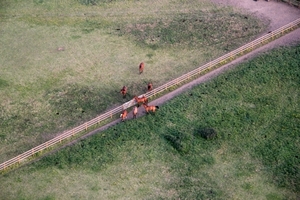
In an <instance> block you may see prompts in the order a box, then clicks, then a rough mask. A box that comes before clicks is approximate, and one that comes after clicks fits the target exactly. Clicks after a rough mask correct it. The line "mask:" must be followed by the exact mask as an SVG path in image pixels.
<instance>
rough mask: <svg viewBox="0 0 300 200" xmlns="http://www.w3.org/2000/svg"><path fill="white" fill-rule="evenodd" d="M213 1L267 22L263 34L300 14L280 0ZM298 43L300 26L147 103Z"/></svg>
mask: <svg viewBox="0 0 300 200" xmlns="http://www.w3.org/2000/svg"><path fill="white" fill-rule="evenodd" d="M211 1H212V2H215V3H217V4H219V5H223V6H228V5H229V6H236V7H239V8H242V9H244V10H245V11H246V12H249V13H251V14H253V15H255V16H257V17H259V18H260V19H262V20H263V21H264V22H266V23H267V24H269V27H268V29H267V31H266V32H265V33H264V34H266V33H267V32H269V31H272V30H275V29H277V28H280V27H281V26H284V25H286V24H288V23H290V22H292V21H294V20H296V19H298V18H299V17H300V9H298V8H295V7H293V6H290V5H288V4H286V3H282V2H277V1H270V2H267V1H264V0H260V1H253V0H238V1H237V0H211ZM299 43H300V28H298V29H297V30H295V31H293V32H291V33H289V34H287V35H285V36H283V37H281V38H279V39H277V40H275V41H273V42H271V43H269V44H267V45H265V46H263V47H261V48H258V49H256V50H254V51H252V52H250V53H248V54H246V55H244V56H242V57H240V58H238V59H236V60H234V61H232V62H231V63H229V64H227V65H224V66H222V67H220V68H218V69H216V70H214V71H211V72H210V73H208V74H206V75H204V76H202V77H200V78H198V79H196V80H194V81H192V82H190V83H188V84H186V85H183V86H182V87H180V88H178V89H176V90H174V91H172V92H170V93H168V94H166V95H164V96H162V97H160V98H158V99H156V100H154V101H152V102H149V104H151V105H162V104H164V103H165V102H166V101H168V100H170V99H172V98H174V97H176V96H178V95H179V94H181V93H182V92H184V91H187V90H189V89H191V88H192V87H194V86H196V85H198V84H201V83H203V82H205V81H208V80H210V79H212V78H214V77H216V76H217V75H219V74H220V73H222V72H224V71H226V70H228V69H230V68H232V67H235V66H236V65H237V64H238V63H241V62H243V61H245V60H248V59H250V58H253V57H255V56H257V55H259V54H261V53H263V52H266V51H268V50H270V49H273V48H277V47H280V46H289V45H295V44H299ZM129 112H130V113H129V116H128V119H127V120H132V113H131V110H129ZM144 114H145V112H144V108H142V107H140V108H139V111H138V117H140V116H142V115H144ZM120 121H121V120H120V119H119V120H115V121H113V122H111V123H109V124H107V125H105V126H103V127H100V128H98V129H96V130H94V131H92V132H90V133H88V134H86V135H85V136H83V137H81V139H82V138H85V137H87V136H90V135H92V134H95V133H97V132H99V131H102V130H105V129H107V128H108V127H110V126H113V125H115V124H117V123H119V122H120Z"/></svg>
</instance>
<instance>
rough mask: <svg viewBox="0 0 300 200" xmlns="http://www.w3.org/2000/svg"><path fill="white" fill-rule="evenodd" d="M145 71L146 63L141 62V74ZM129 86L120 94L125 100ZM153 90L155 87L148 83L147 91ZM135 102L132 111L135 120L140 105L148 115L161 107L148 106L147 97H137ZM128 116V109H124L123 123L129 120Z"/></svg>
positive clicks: (121, 116) (123, 88)
mask: <svg viewBox="0 0 300 200" xmlns="http://www.w3.org/2000/svg"><path fill="white" fill-rule="evenodd" d="M144 69H145V63H144V62H141V63H140V65H139V74H141V73H143V72H144ZM127 89H128V88H127V86H125V85H124V86H123V87H122V88H121V90H120V93H121V94H122V96H123V98H125V97H126V94H127ZM152 89H153V85H152V83H151V82H149V83H148V85H147V91H148V92H149V91H151V90H152ZM133 99H134V101H135V102H136V106H134V108H133V110H132V116H133V118H134V119H135V118H136V117H137V114H138V107H139V106H140V105H143V107H144V108H145V111H146V113H150V112H152V113H154V112H155V111H156V109H158V108H159V107H158V106H151V105H150V106H149V105H148V99H147V97H145V96H143V97H137V96H134V98H133ZM127 116H128V111H127V110H126V109H124V110H123V111H122V113H121V115H120V118H121V121H122V122H124V121H125V119H126V118H127Z"/></svg>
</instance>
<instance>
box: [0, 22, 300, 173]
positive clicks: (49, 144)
mask: <svg viewBox="0 0 300 200" xmlns="http://www.w3.org/2000/svg"><path fill="white" fill-rule="evenodd" d="M299 25H300V18H299V19H297V20H295V21H293V22H291V23H289V24H287V25H285V26H283V27H281V28H279V29H277V30H275V31H272V32H270V33H268V34H266V35H264V36H262V37H260V38H258V39H256V40H254V41H252V42H250V43H248V44H246V45H244V46H242V47H240V48H238V49H236V50H234V51H231V52H230V53H227V54H226V55H224V56H222V57H219V58H217V59H216V60H213V61H211V62H209V63H207V64H205V65H203V66H201V67H199V68H197V69H195V70H193V71H191V72H189V73H186V74H184V75H182V76H180V77H178V78H176V79H174V80H172V81H170V82H168V83H166V84H164V85H162V86H160V87H158V88H155V89H153V90H152V91H150V92H147V93H146V94H143V95H140V96H144V95H145V96H146V97H147V98H150V97H153V96H155V95H157V94H159V93H162V92H165V91H166V90H168V89H169V88H171V87H174V86H175V87H176V86H178V85H180V84H182V83H183V82H185V81H189V80H191V79H193V78H195V77H197V76H199V75H200V73H203V72H204V71H206V70H209V69H212V68H217V67H219V66H222V65H224V64H226V63H228V62H230V61H232V60H233V59H236V58H238V57H240V56H241V55H244V54H246V53H248V52H250V51H252V50H254V49H256V48H258V47H260V46H263V45H264V44H266V43H268V42H270V41H272V40H274V39H276V38H278V37H280V36H282V35H284V34H286V33H288V32H290V31H292V30H294V29H296V28H298V27H299ZM135 104H136V102H135V101H134V100H131V101H128V102H126V103H124V104H123V105H121V106H119V107H116V108H114V109H112V110H110V111H108V112H106V113H104V114H101V115H99V116H98V117H96V118H94V119H92V120H90V121H88V122H86V123H84V124H82V125H80V126H78V127H75V128H73V129H71V130H69V131H66V132H64V133H63V134H61V135H59V136H57V137H55V138H53V139H51V140H49V141H47V142H45V143H43V144H41V145H39V146H37V147H34V148H32V149H30V150H28V151H26V152H24V153H22V154H20V155H18V156H16V157H14V158H12V159H10V160H8V161H6V162H4V163H2V164H0V171H2V170H5V169H8V168H9V167H12V166H14V165H17V164H21V163H22V162H24V161H26V160H27V159H29V158H30V157H32V156H34V155H35V154H36V153H39V152H42V151H43V150H45V149H47V148H49V147H52V146H54V145H56V144H59V143H60V142H62V141H63V140H66V139H70V138H71V137H72V136H75V135H76V134H78V133H80V132H83V131H87V129H88V128H90V127H92V126H94V125H96V124H98V123H100V122H103V121H104V120H106V119H108V118H111V117H112V116H114V115H116V114H118V115H119V114H120V113H121V112H122V111H123V110H124V109H128V108H130V107H132V106H133V105H135Z"/></svg>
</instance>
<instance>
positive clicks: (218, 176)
mask: <svg viewBox="0 0 300 200" xmlns="http://www.w3.org/2000/svg"><path fill="white" fill-rule="evenodd" d="M299 58H300V46H299V45H298V46H295V47H289V48H287V47H286V48H281V49H277V50H273V51H271V52H269V53H265V54H263V55H261V56H259V57H257V58H255V59H253V60H251V61H248V62H247V63H244V64H241V65H240V66H238V67H237V68H235V69H233V70H231V71H228V72H226V73H224V74H222V75H220V76H219V77H217V78H215V79H213V80H211V81H209V82H207V83H204V84H201V85H199V86H197V87H195V88H193V89H192V90H190V91H188V92H185V93H184V94H182V95H180V96H178V97H176V98H175V99H173V100H171V101H170V102H168V103H166V104H164V105H162V106H160V108H159V110H158V112H156V113H155V114H149V115H146V116H144V117H141V118H138V119H136V120H131V119H129V120H127V121H125V122H123V123H120V124H118V125H116V126H114V127H111V128H109V129H108V130H106V131H103V132H100V133H98V134H96V135H93V136H91V137H89V138H86V139H85V140H82V141H80V142H78V143H77V144H74V145H73V146H69V147H67V148H65V149H62V150H60V151H58V152H55V153H53V154H52V155H48V156H46V157H44V158H42V159H41V160H39V161H38V162H35V163H32V164H30V165H27V166H23V167H22V168H20V169H17V170H15V171H12V172H9V173H7V174H5V175H2V176H1V177H0V182H1V186H0V187H1V188H0V189H1V193H2V194H3V195H4V196H5V197H7V198H8V199H32V198H38V199H58V198H59V199H70V198H72V199H73V198H77V199H85V198H91V199H93V198H96V199H97V198H98V197H100V196H101V198H103V199H297V197H298V196H299V191H300V188H299V185H300V183H299V180H300V178H299V177H300V173H299V172H300V170H299V166H300V158H299V155H300V146H299V144H300V143H299V139H300V135H299V133H300V126H299V124H300V117H299V112H298V111H299V110H300V107H299V106H300V102H299V94H300V90H299V88H300V87H299V83H300V68H299V66H300V65H299V64H300V59H299ZM214 134H215V135H214ZM203 136H211V137H208V139H206V137H205V138H204V137H203ZM24 188H25V189H24ZM37 188H39V190H37Z"/></svg>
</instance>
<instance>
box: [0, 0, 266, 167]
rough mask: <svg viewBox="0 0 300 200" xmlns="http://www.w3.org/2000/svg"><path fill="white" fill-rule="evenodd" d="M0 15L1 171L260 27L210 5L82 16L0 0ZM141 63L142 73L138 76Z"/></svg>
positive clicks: (47, 5)
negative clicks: (124, 94) (10, 162)
mask: <svg viewBox="0 0 300 200" xmlns="http://www.w3.org/2000/svg"><path fill="white" fill-rule="evenodd" d="M0 13H1V15H0V16H1V20H0V23H1V26H0V27H1V28H0V31H1V38H0V43H1V45H0V53H1V59H0V66H1V69H0V72H1V73H0V80H1V81H0V87H1V90H0V101H1V104H0V110H1V112H0V119H1V120H0V123H1V124H0V125H1V130H0V135H1V138H2V140H1V141H0V150H1V151H0V152H1V153H0V162H1V163H2V162H4V161H6V160H8V159H10V158H12V157H14V156H17V155H18V154H20V153H23V152H25V151H26V150H29V149H30V148H33V147H35V146H37V145H39V144H41V143H43V142H45V141H47V140H49V139H51V138H53V137H54V136H56V135H58V134H60V133H62V132H63V131H65V130H68V129H71V128H73V127H75V126H77V125H79V124H81V123H84V122H85V121H87V120H90V119H92V118H94V117H96V116H97V115H99V114H100V113H103V112H104V111H105V110H108V109H110V108H113V107H115V106H117V105H121V104H122V103H124V102H126V101H128V100H130V99H131V98H133V96H134V95H140V94H143V93H145V91H146V86H147V84H148V82H152V83H153V86H154V87H158V86H160V85H162V84H163V83H166V82H167V81H169V80H172V79H173V78H176V77H178V76H180V75H182V74H183V73H186V72H188V71H190V70H192V69H195V68H196V67H198V66H199V65H201V64H203V63H206V62H208V61H210V60H212V59H214V58H216V57H218V56H220V55H223V54H224V53H226V52H228V51H229V50H232V49H234V48H236V47H238V46H240V45H241V44H243V43H246V42H247V41H249V40H250V39H252V38H253V37H255V36H256V35H257V34H259V33H261V31H263V30H264V28H265V27H266V26H265V25H264V24H262V23H261V22H260V21H259V20H258V19H256V18H254V17H253V16H250V15H248V14H247V13H246V14H245V13H242V12H240V11H238V10H235V9H233V8H229V7H219V6H216V5H214V4H212V3H211V2H209V1H201V2H199V1H189V2H182V1H169V0H164V1H110V2H108V1H97V5H89V6H86V5H85V4H82V2H81V1H75V0H65V1H43V0H34V1H30V2H28V1H25V0H20V1H14V2H11V1H8V0H5V1H1V9H0ZM221 35H222V36H221ZM220 36H221V37H220ZM142 61H143V62H145V64H146V67H145V71H144V73H143V74H141V75H138V65H139V63H140V62H142ZM123 85H126V86H127V87H128V95H127V97H126V98H125V99H123V98H122V97H121V95H120V93H119V91H120V89H121V88H122V87H123Z"/></svg>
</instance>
